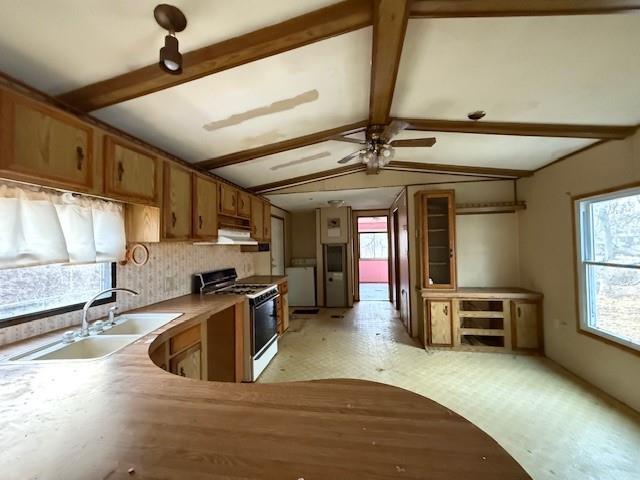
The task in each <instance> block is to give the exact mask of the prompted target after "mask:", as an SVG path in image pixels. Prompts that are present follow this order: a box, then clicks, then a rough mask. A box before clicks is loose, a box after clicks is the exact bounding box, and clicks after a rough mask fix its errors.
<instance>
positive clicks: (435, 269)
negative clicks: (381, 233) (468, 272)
mask: <svg viewBox="0 0 640 480" xmlns="http://www.w3.org/2000/svg"><path fill="white" fill-rule="evenodd" d="M416 205H417V207H418V208H416V214H417V217H418V218H417V225H418V226H419V243H418V245H419V248H418V250H419V252H420V266H421V285H422V288H434V289H447V290H455V288H456V251H455V248H456V228H455V194H454V191H453V190H434V191H422V192H417V193H416Z"/></svg>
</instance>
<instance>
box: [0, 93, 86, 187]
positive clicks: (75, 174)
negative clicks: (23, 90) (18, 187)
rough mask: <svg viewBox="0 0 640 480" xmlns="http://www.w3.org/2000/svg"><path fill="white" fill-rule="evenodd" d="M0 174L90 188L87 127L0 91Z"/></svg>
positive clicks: (56, 112)
mask: <svg viewBox="0 0 640 480" xmlns="http://www.w3.org/2000/svg"><path fill="white" fill-rule="evenodd" d="M0 107H1V112H0V118H1V121H2V123H1V124H0V172H7V173H9V175H8V176H9V177H10V178H15V179H17V180H25V181H29V180H32V181H34V182H37V183H42V182H41V181H40V180H41V179H43V178H44V179H47V180H49V183H52V184H54V185H60V186H65V187H68V188H73V189H75V190H79V191H90V190H92V189H93V169H94V164H93V150H94V145H93V129H92V128H91V127H90V126H89V125H87V124H85V123H83V122H81V121H80V120H79V119H77V118H76V117H74V116H72V115H69V114H67V113H65V112H61V111H58V110H54V109H52V108H49V107H46V106H44V105H42V104H40V103H38V102H35V101H32V100H30V99H28V98H25V97H22V96H18V95H13V94H11V93H9V92H6V91H0Z"/></svg>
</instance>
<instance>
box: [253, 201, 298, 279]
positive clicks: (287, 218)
mask: <svg viewBox="0 0 640 480" xmlns="http://www.w3.org/2000/svg"><path fill="white" fill-rule="evenodd" d="M271 216H272V217H273V216H275V217H280V218H282V219H283V220H284V265H285V268H286V267H288V266H289V265H291V214H290V213H289V212H287V211H286V210H283V209H281V208H278V207H276V206H274V205H271ZM253 258H254V271H255V274H256V275H271V249H269V251H268V252H256V253H255V254H254V256H253Z"/></svg>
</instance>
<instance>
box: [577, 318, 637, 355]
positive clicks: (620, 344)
mask: <svg viewBox="0 0 640 480" xmlns="http://www.w3.org/2000/svg"><path fill="white" fill-rule="evenodd" d="M578 333H580V334H582V335H586V336H588V337H591V338H594V339H596V340H599V341H601V342H604V343H606V344H607V345H611V346H614V347H617V348H619V349H621V350H624V351H626V352H629V353H633V354H635V355H638V356H640V345H638V344H635V343H633V342H630V341H627V340H624V339H622V338H619V337H616V336H615V335H612V334H610V333H608V332H604V331H602V330H598V329H597V328H592V327H586V326H584V325H579V326H578Z"/></svg>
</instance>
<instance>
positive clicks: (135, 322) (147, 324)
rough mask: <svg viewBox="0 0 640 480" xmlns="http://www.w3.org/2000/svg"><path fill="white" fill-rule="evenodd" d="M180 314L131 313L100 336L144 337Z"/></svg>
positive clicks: (117, 320) (118, 320) (118, 319)
mask: <svg viewBox="0 0 640 480" xmlns="http://www.w3.org/2000/svg"><path fill="white" fill-rule="evenodd" d="M180 315H182V314H181V313H133V314H130V315H127V314H123V315H121V316H119V317H118V318H117V319H116V326H115V327H111V328H108V329H105V331H104V332H103V333H102V334H101V335H145V334H147V333H149V332H152V331H154V330H155V329H156V328H158V327H161V326H162V325H165V324H167V323H169V322H170V321H172V320H175V319H176V318H178V317H179V316H180Z"/></svg>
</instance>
